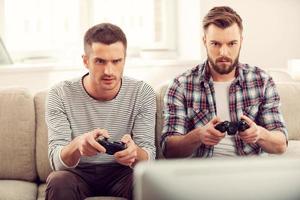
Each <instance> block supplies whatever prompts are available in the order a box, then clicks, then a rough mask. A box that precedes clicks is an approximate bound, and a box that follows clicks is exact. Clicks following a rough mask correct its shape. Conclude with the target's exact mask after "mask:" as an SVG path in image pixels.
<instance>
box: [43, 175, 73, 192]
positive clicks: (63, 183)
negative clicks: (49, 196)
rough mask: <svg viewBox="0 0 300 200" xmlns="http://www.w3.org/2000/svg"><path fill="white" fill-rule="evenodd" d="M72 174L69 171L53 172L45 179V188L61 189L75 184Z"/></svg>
mask: <svg viewBox="0 0 300 200" xmlns="http://www.w3.org/2000/svg"><path fill="white" fill-rule="evenodd" d="M75 179H76V178H75V176H74V174H72V173H71V172H69V171H54V172H51V173H50V174H49V176H48V178H47V188H57V189H62V188H66V187H70V186H72V185H73V184H74V183H76V180H75Z"/></svg>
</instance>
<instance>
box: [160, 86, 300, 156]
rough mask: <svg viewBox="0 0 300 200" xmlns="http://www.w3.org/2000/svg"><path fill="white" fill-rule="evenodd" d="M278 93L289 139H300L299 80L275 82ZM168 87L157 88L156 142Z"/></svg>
mask: <svg viewBox="0 0 300 200" xmlns="http://www.w3.org/2000/svg"><path fill="white" fill-rule="evenodd" d="M276 86H277V90H278V93H279V95H280V98H281V111H282V114H283V118H284V120H285V122H286V126H287V129H288V133H289V135H288V138H289V140H300V103H299V100H300V82H277V83H276ZM167 88H168V84H164V85H162V86H160V87H159V89H158V90H157V116H156V118H157V121H156V144H159V140H160V137H161V131H162V127H163V119H164V118H163V107H164V103H163V99H164V95H165V93H166V90H167ZM157 155H158V158H162V152H161V148H160V146H157Z"/></svg>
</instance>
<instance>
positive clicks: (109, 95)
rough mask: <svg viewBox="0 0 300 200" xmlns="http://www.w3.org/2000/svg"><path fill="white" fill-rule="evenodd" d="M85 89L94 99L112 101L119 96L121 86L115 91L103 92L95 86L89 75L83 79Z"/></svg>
mask: <svg viewBox="0 0 300 200" xmlns="http://www.w3.org/2000/svg"><path fill="white" fill-rule="evenodd" d="M83 87H84V89H85V91H86V92H87V93H88V94H89V95H90V96H91V97H92V98H94V99H97V100H100V101H110V100H112V99H114V98H115V97H116V96H117V95H118V93H119V90H120V88H121V84H120V85H119V87H117V88H115V89H114V90H103V89H101V88H98V87H97V86H96V85H94V84H93V83H92V81H91V80H90V77H89V75H87V76H85V77H84V78H83Z"/></svg>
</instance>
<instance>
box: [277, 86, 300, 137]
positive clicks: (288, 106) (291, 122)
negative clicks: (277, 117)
mask: <svg viewBox="0 0 300 200" xmlns="http://www.w3.org/2000/svg"><path fill="white" fill-rule="evenodd" d="M276 85H277V89H278V93H279V95H280V98H281V110H282V114H283V118H284V120H285V122H286V125H287V129H288V134H289V139H290V140H300V123H299V118H298V116H299V114H300V103H299V99H298V98H295V97H299V94H300V83H299V82H281V83H276Z"/></svg>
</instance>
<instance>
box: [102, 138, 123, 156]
mask: <svg viewBox="0 0 300 200" xmlns="http://www.w3.org/2000/svg"><path fill="white" fill-rule="evenodd" d="M97 142H98V143H99V144H101V145H102V146H103V147H104V148H105V149H106V153H107V154H109V155H114V154H115V153H116V152H118V151H122V150H124V149H126V144H125V143H123V142H111V141H109V140H108V139H107V138H104V139H98V140H97Z"/></svg>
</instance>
